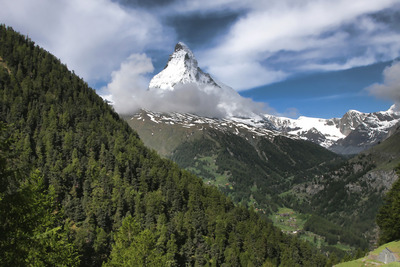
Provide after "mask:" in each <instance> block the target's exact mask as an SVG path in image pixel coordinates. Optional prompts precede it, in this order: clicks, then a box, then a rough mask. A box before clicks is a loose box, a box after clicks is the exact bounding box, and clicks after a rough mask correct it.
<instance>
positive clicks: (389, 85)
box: [366, 61, 400, 109]
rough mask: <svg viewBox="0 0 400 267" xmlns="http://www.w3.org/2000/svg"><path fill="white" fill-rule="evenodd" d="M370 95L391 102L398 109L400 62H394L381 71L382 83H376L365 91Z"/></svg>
mask: <svg viewBox="0 0 400 267" xmlns="http://www.w3.org/2000/svg"><path fill="white" fill-rule="evenodd" d="M366 90H367V91H369V93H370V94H372V95H374V96H376V97H378V98H381V99H384V100H389V101H393V102H394V103H395V104H396V107H397V108H398V109H399V108H400V62H399V61H397V62H394V63H393V64H392V65H391V66H389V67H386V68H385V69H384V71H383V83H376V84H373V85H371V86H370V87H368V88H367V89H366Z"/></svg>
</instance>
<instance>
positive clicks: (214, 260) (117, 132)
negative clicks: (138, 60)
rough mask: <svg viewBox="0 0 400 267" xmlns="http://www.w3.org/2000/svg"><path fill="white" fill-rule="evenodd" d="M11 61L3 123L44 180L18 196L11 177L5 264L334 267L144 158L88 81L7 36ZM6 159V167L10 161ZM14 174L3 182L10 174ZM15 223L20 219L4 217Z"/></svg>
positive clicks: (0, 94) (2, 83)
mask: <svg viewBox="0 0 400 267" xmlns="http://www.w3.org/2000/svg"><path fill="white" fill-rule="evenodd" d="M0 57H1V58H2V60H3V62H4V63H3V64H1V65H0V121H3V122H5V123H8V124H9V125H10V132H12V133H13V134H12V136H13V137H14V138H15V140H16V142H15V146H14V148H13V149H14V151H15V152H16V153H17V154H18V160H19V161H23V162H24V164H22V165H21V166H23V168H22V169H24V170H28V171H31V170H34V169H38V170H39V171H40V173H41V175H36V174H35V175H33V176H32V177H31V178H29V179H26V182H22V183H14V184H13V183H12V182H10V181H12V180H13V177H12V176H13V174H10V175H9V176H7V177H11V178H10V179H8V178H6V179H5V178H3V176H2V179H1V182H2V183H4V184H6V185H7V188H10V189H9V190H8V189H7V190H8V191H10V190H11V191H10V192H16V194H9V193H8V191H7V190H4V191H3V187H2V192H1V204H2V205H3V204H4V206H2V210H1V212H2V214H1V216H0V217H1V219H2V220H6V222H7V223H10V224H9V225H8V224H7V223H5V224H2V226H4V227H9V228H10V229H11V230H12V231H5V230H7V229H8V228H7V229H4V231H1V234H2V235H4V238H3V237H2V239H1V240H5V241H4V243H2V244H1V245H2V246H4V249H2V250H1V251H2V253H3V252H4V253H6V252H7V253H14V254H15V253H20V254H23V255H28V262H29V263H32V264H33V265H34V264H37V265H46V264H49V265H52V264H54V265H55V264H56V262H58V261H59V260H61V258H66V259H65V261H64V264H66V265H74V264H78V263H79V261H77V260H76V259H77V255H76V254H75V253H74V248H76V249H77V250H78V253H79V256H80V257H79V260H80V265H81V266H99V265H101V264H103V263H105V264H108V265H125V264H130V263H132V264H133V262H137V263H139V264H142V265H146V264H147V265H152V263H154V262H155V261H160V262H165V264H166V266H168V264H170V265H178V266H185V265H190V266H192V265H201V266H204V265H214V266H221V265H222V264H223V263H227V264H228V265H233V266H234V265H246V266H260V265H262V264H264V263H273V264H275V265H279V264H280V263H281V262H282V263H284V262H287V263H288V264H289V258H290V257H291V256H295V257H292V259H291V260H290V263H295V264H299V265H307V266H324V265H325V260H326V259H325V257H324V256H323V255H321V254H319V253H318V252H317V251H316V250H314V249H312V248H310V247H309V245H307V244H306V243H303V242H301V241H299V240H297V239H296V238H294V237H289V236H286V235H283V234H282V233H281V232H280V230H279V229H276V228H275V227H273V226H272V225H271V224H270V223H269V222H267V221H265V220H263V219H261V218H260V216H258V215H257V214H255V213H253V212H250V211H248V210H247V209H246V208H241V207H235V206H234V205H233V203H232V202H231V201H230V200H229V199H227V198H226V197H225V196H223V195H222V194H221V193H220V192H219V191H217V189H215V188H212V187H208V186H205V185H204V184H203V183H202V181H201V179H199V178H197V177H196V176H194V175H192V174H190V173H188V172H186V171H183V170H181V169H179V168H178V166H177V165H175V164H174V163H172V162H171V161H169V160H165V159H161V158H160V157H159V156H158V155H157V154H156V153H155V152H154V151H151V150H149V149H147V148H146V147H144V145H143V143H142V142H141V141H140V140H139V138H138V136H137V134H136V133H135V132H133V131H132V130H131V128H130V127H129V126H128V124H127V123H126V122H125V121H123V120H122V119H120V118H119V116H118V114H116V113H115V112H114V111H113V110H112V108H111V107H109V106H108V104H106V103H105V102H104V101H103V100H102V99H101V98H100V97H99V96H97V95H96V93H95V91H94V90H93V89H91V88H89V87H88V85H87V84H86V83H85V82H84V81H82V80H81V79H80V78H78V77H77V76H76V75H74V74H73V73H71V72H70V71H68V69H67V67H66V66H64V65H62V64H61V63H60V61H59V60H58V59H56V58H55V57H54V56H52V55H51V54H49V53H48V52H46V51H44V50H43V49H41V48H39V47H37V46H35V45H34V43H33V42H32V41H30V40H29V39H27V38H25V37H23V36H21V35H19V34H18V33H16V32H14V31H13V30H12V29H11V28H6V27H5V26H0ZM5 140H8V139H7V138H6V139H5ZM1 148H2V147H1ZM2 149H3V148H2ZM4 151H6V152H5V153H6V154H4V156H2V157H0V164H2V166H3V165H4V159H6V158H7V153H9V151H10V150H9V149H5V150H4ZM235 153H236V152H235ZM6 161H7V160H6ZM17 163H18V162H17ZM7 166H10V165H9V164H6V167H5V168H4V169H2V170H1V172H2V173H8V172H9V167H7ZM240 168H241V167H238V169H240ZM241 171H242V173H243V171H244V169H241ZM39 177H41V178H40V179H39ZM242 179H243V178H242ZM243 180H244V179H243ZM23 181H25V179H23ZM33 192H35V193H33ZM22 193H23V194H22ZM11 196H18V197H17V198H16V199H13V198H11ZM32 198H33V201H30V200H32ZM17 199H18V201H21V204H18V205H17V204H16V203H19V202H18V201H17ZM28 199H29V201H28ZM24 203H25V204H24ZM49 203H52V205H55V206H52V205H50V204H49ZM6 207H13V208H11V209H8V210H7V208H6ZM61 207H62V208H61ZM26 209H28V211H27V210H26ZM32 210H37V212H36V211H35V212H29V211H32ZM3 212H4V213H3ZM7 212H13V215H12V217H9V216H8V215H7V216H3V214H7ZM25 213H26V214H27V216H21V215H22V214H25ZM36 214H38V216H36ZM28 215H29V216H28ZM39 215H40V217H39ZM10 216H11V215H10ZM30 216H32V217H30ZM10 218H21V220H22V221H15V222H14V221H13V220H10ZM41 218H42V219H41ZM25 219H27V220H28V219H29V221H34V220H37V221H36V222H35V223H34V224H26V221H25ZM14 223H15V224H14ZM17 223H18V225H17ZM25 227H27V228H25ZM2 230H3V229H2ZM14 233H16V234H14ZM9 235H13V236H9ZM28 237H29V238H28ZM16 238H18V239H16ZM16 240H21V242H18V244H16V243H14V241H16ZM25 241H26V242H28V243H26V242H25ZM70 241H72V243H73V244H71V242H70ZM29 242H30V243H29ZM32 242H33V243H32ZM27 244H34V247H33V246H31V245H27ZM61 244H64V245H63V246H61ZM9 245H13V246H14V245H15V246H18V247H20V248H18V249H8V248H7V246H9ZM61 247H62V248H63V250H62V251H60V248H61ZM44 248H46V249H44ZM8 251H10V252H8ZM14 254H7V255H4V256H5V257H4V258H2V259H5V260H7V259H8V260H10V259H15V257H14V256H13V255H14ZM283 255H286V256H285V257H286V258H283ZM45 259H46V260H49V262H45ZM8 260H7V261H8ZM22 260H25V259H22ZM6 265H9V264H6Z"/></svg>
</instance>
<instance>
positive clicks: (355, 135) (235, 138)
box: [125, 43, 400, 247]
mask: <svg viewBox="0 0 400 267" xmlns="http://www.w3.org/2000/svg"><path fill="white" fill-rule="evenodd" d="M185 84H195V85H196V86H198V88H199V90H203V91H204V92H207V93H210V94H214V95H213V96H215V92H218V93H217V95H218V97H221V98H223V100H222V101H220V102H219V103H220V104H221V103H222V106H224V105H225V107H226V108H229V106H232V103H234V102H235V101H230V100H231V99H235V100H237V97H240V96H239V95H238V94H237V93H236V92H235V91H234V90H233V89H232V88H230V87H227V86H224V85H221V84H220V83H218V82H216V81H215V80H214V79H213V78H212V77H211V76H210V75H208V74H205V73H204V72H202V71H201V69H200V68H198V63H197V60H195V58H194V56H193V53H192V52H191V51H190V49H188V48H187V46H185V45H184V44H182V43H179V44H177V46H176V48H175V52H174V53H173V54H172V55H171V57H170V60H169V62H168V64H167V66H166V67H165V69H164V70H163V71H162V72H160V73H159V74H157V75H156V76H155V77H154V78H153V79H152V81H151V82H150V86H149V90H160V92H161V93H163V92H168V91H173V90H177V88H179V86H181V85H185ZM224 90H226V91H224ZM232 97H233V98H232ZM227 114H228V113H227ZM229 114H230V115H227V116H225V117H222V118H206V117H204V116H198V115H194V114H187V113H176V112H169V113H165V112H154V111H149V110H141V111H140V112H138V113H137V114H134V115H131V116H126V117H125V119H126V121H127V122H128V123H129V125H130V126H131V127H132V128H133V129H135V130H136V131H137V132H138V133H139V136H140V137H141V139H142V140H143V142H144V143H145V144H146V145H147V146H149V147H151V148H153V149H155V150H156V151H157V152H158V153H160V154H161V155H163V156H164V157H168V158H171V159H173V160H174V161H175V162H177V163H178V164H179V165H180V166H181V167H183V168H185V169H187V170H189V171H191V172H193V173H195V174H197V175H198V176H200V177H201V178H203V181H204V182H205V183H206V184H208V185H214V186H216V187H217V188H219V189H220V190H221V191H223V192H224V193H225V194H227V195H229V196H230V197H231V198H232V199H233V200H234V201H235V202H236V203H242V204H244V205H249V206H253V207H254V208H255V209H256V210H258V211H259V212H262V213H264V214H268V213H271V212H274V211H276V210H277V208H278V207H281V206H286V207H292V208H293V209H294V210H297V211H300V212H302V213H304V214H311V213H313V214H317V215H319V216H322V217H324V218H328V219H329V220H330V221H332V222H334V223H336V224H337V225H341V226H343V225H345V226H346V229H347V230H349V229H350V230H349V231H350V232H353V235H354V236H352V237H350V236H349V235H348V232H341V233H339V232H340V231H339V230H337V229H336V228H334V229H330V230H331V231H332V233H334V234H332V233H327V232H326V229H316V230H315V231H317V232H318V234H320V235H322V236H326V237H327V236H331V237H332V235H334V238H331V239H332V240H333V241H332V240H331V241H332V242H333V243H335V242H337V240H341V238H345V237H348V238H349V240H341V242H342V243H343V242H344V243H346V242H347V244H351V245H352V246H358V247H365V246H366V245H367V244H366V243H365V242H362V239H365V240H373V239H374V229H375V228H374V225H375V224H374V218H375V214H376V211H377V209H378V207H379V205H380V203H382V196H383V194H384V192H386V191H387V189H388V188H390V186H391V185H392V183H393V181H394V180H395V179H396V174H395V173H394V172H393V168H394V167H395V166H396V164H398V163H399V160H398V159H399V154H400V152H399V148H398V146H397V145H396V144H397V143H398V142H397V141H398V138H399V134H398V133H399V132H398V130H396V129H397V125H398V123H399V120H400V113H399V112H397V111H396V109H395V107H394V106H393V107H392V108H391V109H389V110H388V111H384V112H376V113H369V114H366V113H361V112H358V111H354V110H352V111H349V112H347V113H346V114H345V115H344V116H343V117H342V118H333V119H318V118H308V117H300V118H298V119H296V120H295V119H289V118H282V117H276V116H271V115H263V114H259V113H256V112H253V111H252V112H249V113H247V114H245V115H243V116H238V115H237V114H236V115H233V114H234V113H233V112H231V113H229ZM308 141H311V142H308ZM380 142H381V144H379V143H380ZM313 143H314V144H313ZM317 144H318V145H317ZM376 144H379V145H377V146H376V147H377V148H376V150H374V151H372V152H371V149H369V150H367V152H365V153H360V154H359V155H358V157H356V158H355V159H353V160H352V161H348V162H347V161H345V160H344V159H343V158H341V157H338V155H337V154H335V153H332V151H335V152H336V153H339V154H354V153H358V152H360V151H362V150H365V149H368V148H370V147H371V146H374V145H376ZM325 148H327V149H325ZM328 149H329V150H331V151H329V150H328ZM388 151H390V153H389V152H388ZM321 222H322V221H321ZM319 225H322V226H323V225H324V223H323V222H322V223H319ZM336 227H339V226H336ZM339 228H340V227H339ZM364 233H367V234H364ZM335 240H336V241H335ZM359 242H361V243H359Z"/></svg>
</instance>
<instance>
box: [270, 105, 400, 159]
mask: <svg viewBox="0 0 400 267" xmlns="http://www.w3.org/2000/svg"><path fill="white" fill-rule="evenodd" d="M266 117H267V118H268V119H269V120H270V121H271V122H272V124H273V125H274V126H275V127H276V129H277V130H279V131H281V132H284V133H288V134H291V135H296V136H298V137H300V138H302V139H304V140H309V141H311V142H314V143H316V144H319V145H321V146H323V147H325V148H328V149H329V150H331V151H333V152H335V153H338V154H357V153H359V152H361V151H364V150H366V149H368V148H370V147H372V146H374V145H376V144H378V143H379V142H381V141H383V140H385V139H386V138H388V137H389V136H390V135H391V133H392V132H393V129H395V128H396V125H398V124H399V123H400V111H398V110H396V106H395V105H393V106H392V107H391V108H390V109H389V110H387V111H381V112H374V113H362V112H359V111H356V110H350V111H348V112H347V113H346V114H345V115H344V116H343V117H342V118H333V119H318V118H307V117H299V118H298V119H290V118H282V117H275V116H270V115H269V116H266Z"/></svg>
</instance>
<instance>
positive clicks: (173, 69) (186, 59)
mask: <svg viewBox="0 0 400 267" xmlns="http://www.w3.org/2000/svg"><path fill="white" fill-rule="evenodd" d="M188 83H196V84H204V85H212V86H214V87H220V86H219V85H218V84H217V83H216V82H215V81H214V80H213V79H212V78H211V76H210V75H209V74H208V73H204V72H203V71H202V70H201V69H200V68H199V67H198V62H197V60H196V58H195V56H194V54H193V52H192V51H191V50H190V49H189V47H188V46H187V45H185V44H184V43H182V42H179V43H177V44H176V45H175V50H174V53H172V55H170V57H169V60H168V62H167V65H166V66H165V68H164V69H163V70H162V71H161V72H160V73H158V74H157V75H156V76H154V77H153V79H151V81H150V84H149V89H150V90H151V89H152V88H158V89H163V90H174V87H175V86H176V85H177V84H188Z"/></svg>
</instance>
